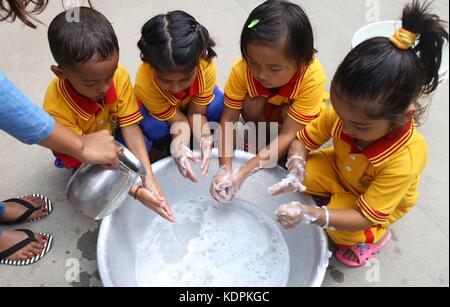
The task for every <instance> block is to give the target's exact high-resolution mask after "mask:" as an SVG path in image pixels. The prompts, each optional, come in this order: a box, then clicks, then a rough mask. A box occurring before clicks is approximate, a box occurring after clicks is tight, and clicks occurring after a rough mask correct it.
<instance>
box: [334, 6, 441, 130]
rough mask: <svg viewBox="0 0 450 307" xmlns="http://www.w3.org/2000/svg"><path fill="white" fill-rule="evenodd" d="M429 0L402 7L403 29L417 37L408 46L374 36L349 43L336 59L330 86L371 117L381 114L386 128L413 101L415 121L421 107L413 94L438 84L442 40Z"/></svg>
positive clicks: (400, 118) (399, 119) (399, 121)
mask: <svg viewBox="0 0 450 307" xmlns="http://www.w3.org/2000/svg"><path fill="white" fill-rule="evenodd" d="M429 7H430V3H424V4H422V5H421V4H420V3H419V1H417V0H414V1H413V2H412V3H411V4H409V5H407V6H406V7H405V8H404V10H403V16H402V24H403V29H405V30H407V31H409V32H411V33H415V34H417V35H418V36H417V37H418V43H417V44H415V45H414V46H412V47H411V48H408V49H401V48H399V47H397V46H396V45H395V44H394V43H393V42H392V41H391V40H390V39H389V38H385V37H376V38H372V39H369V40H367V41H365V42H363V43H361V44H360V45H358V46H357V47H355V48H354V49H353V50H352V51H351V52H350V53H349V54H348V55H347V56H346V58H345V59H344V61H343V62H342V63H341V64H340V66H339V68H338V70H337V72H336V74H335V76H334V79H333V81H332V85H331V91H332V92H334V93H336V94H337V95H338V96H340V97H341V98H342V99H344V100H346V101H348V102H350V103H352V104H353V105H354V106H355V107H363V110H364V112H366V115H367V116H369V117H371V118H379V119H387V120H389V121H390V122H391V128H396V127H399V126H402V125H403V124H405V122H406V121H408V120H409V119H408V118H406V117H405V116H404V113H405V111H406V110H407V109H408V108H409V107H410V106H411V105H412V104H413V103H414V104H416V107H417V109H418V111H419V112H417V113H416V116H415V117H416V118H415V120H416V123H420V117H421V115H423V112H424V110H425V109H424V108H423V107H422V106H420V104H419V102H418V100H419V98H420V97H421V96H422V95H423V94H430V93H432V92H433V91H434V90H435V89H436V88H437V86H438V84H439V68H440V65H441V58H442V46H443V44H444V43H445V41H448V32H447V31H446V29H445V27H444V25H445V23H444V22H443V21H442V20H440V18H439V17H438V16H436V15H434V14H431V13H430V12H429Z"/></svg>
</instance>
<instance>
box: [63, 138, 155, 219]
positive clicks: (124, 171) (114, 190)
mask: <svg viewBox="0 0 450 307" xmlns="http://www.w3.org/2000/svg"><path fill="white" fill-rule="evenodd" d="M117 146H118V147H119V148H120V149H121V151H122V153H121V154H120V155H119V160H120V166H119V168H118V169H115V170H110V169H106V168H104V167H103V166H101V165H91V164H83V165H81V167H80V168H79V169H78V170H77V172H76V173H75V174H74V175H73V176H72V178H71V179H70V181H69V184H68V185H67V191H66V195H67V199H68V201H69V202H70V203H71V204H72V205H73V206H75V207H76V209H77V211H79V212H81V213H83V214H84V215H86V216H88V217H91V218H93V219H96V220H100V219H102V218H104V217H105V216H107V215H109V214H111V213H112V212H113V211H114V210H116V209H117V208H118V207H119V206H120V205H121V204H122V203H123V201H124V200H125V198H126V197H127V195H128V192H129V191H130V188H131V187H132V185H133V184H134V183H136V182H138V180H139V179H140V176H145V175H146V171H145V168H144V166H143V165H142V163H141V162H140V161H139V160H138V159H137V158H136V157H135V156H134V155H133V154H132V153H131V152H130V151H129V150H128V149H127V148H126V147H125V146H123V145H122V144H120V143H117Z"/></svg>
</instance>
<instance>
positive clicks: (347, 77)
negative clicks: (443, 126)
mask: <svg viewBox="0 0 450 307" xmlns="http://www.w3.org/2000/svg"><path fill="white" fill-rule="evenodd" d="M402 24H403V28H401V29H399V30H397V31H396V33H395V34H394V35H393V36H392V37H391V38H390V39H389V38H384V37H376V38H372V39H369V40H367V41H365V42H363V43H361V44H360V45H359V46H357V47H356V48H355V49H353V50H352V51H351V52H350V53H349V54H348V55H347V57H346V58H345V59H344V61H343V62H342V63H341V65H340V66H339V68H338V70H337V72H336V74H335V76H334V79H333V82H332V86H331V101H332V106H330V107H329V108H328V109H327V110H326V111H325V112H323V113H322V115H321V116H320V117H319V118H318V119H316V120H315V121H313V122H312V123H311V124H309V125H308V126H307V127H306V128H305V129H303V130H302V131H300V132H299V133H298V140H296V141H294V142H293V143H292V145H291V147H290V150H289V161H288V164H287V165H288V170H289V174H288V176H287V178H285V179H284V180H283V181H282V182H281V183H279V184H277V185H275V186H273V187H270V188H269V194H272V195H276V194H280V193H283V192H295V191H300V192H303V191H305V190H306V192H307V193H309V194H311V195H313V196H316V198H317V197H319V198H321V199H322V201H323V200H325V203H328V205H327V206H322V207H321V208H319V207H313V206H305V205H303V204H301V203H299V202H294V203H290V204H286V205H282V206H281V207H280V208H279V210H278V212H277V216H278V221H279V222H280V223H281V224H282V225H283V226H285V227H286V228H293V227H295V226H296V225H297V224H298V223H300V222H302V221H303V222H304V223H314V224H317V225H320V226H322V227H323V228H324V229H326V231H327V233H328V235H329V237H330V238H331V240H332V241H333V242H334V243H336V245H337V251H336V258H337V259H338V260H339V261H340V262H342V263H344V264H346V265H348V266H351V267H358V266H363V265H364V264H365V263H366V262H367V260H368V259H370V258H371V257H373V255H374V254H376V253H378V252H379V251H380V249H381V248H382V247H383V246H384V245H385V244H386V243H387V242H388V241H389V239H390V238H391V233H390V231H389V227H390V225H392V224H393V223H394V222H396V221H397V220H399V219H400V218H402V217H403V216H404V215H405V214H406V213H408V212H409V211H410V210H411V209H412V207H413V206H414V205H415V203H416V201H417V199H418V192H417V189H418V184H419V180H420V174H421V172H422V171H423V169H424V167H425V165H426V162H427V146H426V143H425V140H424V138H423V137H422V135H421V134H420V133H419V132H418V131H417V130H416V129H415V123H417V122H418V120H419V117H420V116H419V115H420V114H421V112H420V111H422V110H423V107H421V106H420V104H419V98H420V97H421V95H423V94H431V93H432V92H433V91H434V90H435V89H436V87H437V85H438V82H439V73H438V71H439V67H440V65H441V56H442V46H443V43H444V42H445V40H447V41H448V32H447V31H446V30H445V28H444V26H443V22H442V21H441V20H439V18H438V17H437V16H435V15H433V14H431V13H430V12H429V11H428V5H420V4H419V2H418V1H413V2H412V4H410V5H408V6H407V7H406V8H405V9H404V11H403V18H402ZM329 139H333V145H334V147H333V148H329V149H326V150H323V151H317V149H319V147H320V146H322V145H323V144H325V143H326V142H327V141H328V140H329Z"/></svg>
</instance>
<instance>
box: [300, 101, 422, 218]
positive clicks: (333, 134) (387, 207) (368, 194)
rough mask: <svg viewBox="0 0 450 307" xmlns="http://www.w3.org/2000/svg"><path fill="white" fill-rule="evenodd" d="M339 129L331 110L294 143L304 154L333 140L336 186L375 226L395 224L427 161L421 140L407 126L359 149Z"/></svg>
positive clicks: (408, 203) (412, 200)
mask: <svg viewBox="0 0 450 307" xmlns="http://www.w3.org/2000/svg"><path fill="white" fill-rule="evenodd" d="M342 129H343V123H342V121H341V120H340V119H339V117H338V116H337V114H336V112H335V111H334V109H333V107H332V106H329V107H328V108H327V109H326V110H325V111H324V112H323V113H322V114H321V116H320V117H319V118H318V119H316V120H314V121H313V122H312V123H311V124H309V125H308V126H306V128H305V129H303V130H301V131H299V132H298V138H299V139H300V140H301V141H302V142H303V144H304V145H305V146H306V148H307V149H308V150H316V149H318V148H319V147H320V146H321V145H323V144H325V143H326V142H327V141H328V140H330V139H331V138H333V144H334V152H335V157H336V158H335V161H334V165H333V168H334V169H335V170H336V172H337V175H338V178H339V182H340V184H342V186H343V187H344V188H345V189H346V190H347V191H349V192H351V193H353V194H354V195H356V196H357V197H358V200H357V205H358V207H359V208H360V209H361V212H362V213H363V214H364V216H365V217H366V218H367V219H368V220H370V221H371V222H372V223H374V224H375V225H387V224H389V223H390V222H393V221H396V220H398V219H399V218H401V217H402V216H403V215H404V214H406V213H407V212H408V211H409V210H410V209H411V208H412V207H413V206H414V204H415V203H416V201H417V198H418V184H419V180H420V174H421V172H422V171H423V169H424V168H425V165H426V163H427V157H428V151H427V145H426V143H425V140H424V138H423V136H422V135H421V134H420V133H419V132H418V131H417V130H416V129H415V125H414V123H413V122H412V121H411V122H409V123H407V124H406V125H404V126H403V127H400V128H398V129H397V130H395V131H393V132H392V133H390V134H388V135H386V136H385V137H383V138H382V139H380V140H378V141H377V142H376V143H374V144H372V145H371V146H369V147H368V148H366V149H364V150H359V149H358V148H357V146H356V144H355V140H354V139H353V138H351V137H350V136H348V135H346V134H345V133H344V132H343V131H342ZM316 168H317V169H316V170H313V171H314V172H316V171H317V172H318V173H320V172H321V170H320V169H319V168H320V167H317V166H316ZM309 175H311V174H308V176H309Z"/></svg>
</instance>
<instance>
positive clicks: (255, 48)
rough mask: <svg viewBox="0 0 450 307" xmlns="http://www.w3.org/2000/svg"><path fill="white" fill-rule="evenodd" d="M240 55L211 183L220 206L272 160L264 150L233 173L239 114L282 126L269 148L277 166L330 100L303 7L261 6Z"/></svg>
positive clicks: (228, 89) (252, 17) (227, 92)
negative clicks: (235, 131)
mask: <svg viewBox="0 0 450 307" xmlns="http://www.w3.org/2000/svg"><path fill="white" fill-rule="evenodd" d="M241 53H242V57H243V58H242V59H241V60H239V61H238V62H237V63H236V64H234V66H233V68H232V71H231V73H230V76H229V78H228V81H227V84H226V86H225V108H224V113H223V115H222V118H221V120H220V125H221V131H222V136H224V137H222V141H221V142H220V161H219V162H220V166H221V168H220V170H219V172H218V173H217V175H216V176H215V177H214V178H213V181H212V184H211V194H212V196H213V197H214V198H215V199H216V200H217V201H219V202H226V201H231V200H232V199H233V198H234V196H235V193H236V191H237V190H238V188H239V186H240V185H241V184H242V182H243V181H244V180H245V178H246V177H247V176H248V175H249V174H251V173H252V172H253V171H255V170H258V169H260V168H261V167H263V165H264V164H265V163H266V162H267V157H266V156H265V155H266V153H267V151H266V150H263V151H261V152H260V154H259V155H258V156H257V157H256V158H254V159H253V160H251V161H250V162H249V163H247V164H246V165H245V166H243V167H242V168H241V169H239V170H237V171H235V172H233V166H232V159H233V145H234V144H233V138H232V137H228V136H229V135H232V134H233V132H232V131H230V128H231V129H233V128H234V127H233V125H234V124H235V123H236V122H238V120H239V116H240V115H242V117H243V119H244V120H245V121H246V122H248V123H269V124H270V123H272V124H274V125H276V127H278V124H279V125H280V126H281V131H280V133H279V135H278V137H277V138H276V139H275V140H274V142H273V143H272V144H271V145H270V146H269V147H268V148H267V149H269V150H270V160H273V161H274V162H275V163H276V161H277V160H278V158H277V157H282V156H284V155H285V154H286V153H287V150H288V148H289V145H290V144H291V143H292V141H293V140H294V139H295V136H296V133H297V131H298V130H300V129H303V127H304V126H305V125H306V124H308V123H309V122H310V121H311V120H313V119H315V118H317V117H318V116H319V114H320V112H321V111H322V109H323V108H324V106H325V102H326V100H327V93H326V92H325V91H324V89H325V84H326V76H325V73H324V70H323V68H322V66H321V64H320V62H319V60H318V59H317V58H316V57H315V56H314V54H315V53H316V50H315V49H314V38H313V32H312V27H311V24H310V22H309V20H308V17H307V16H306V14H305V12H304V11H303V9H302V8H301V7H300V6H298V5H296V4H293V3H291V2H288V1H272V0H269V1H266V2H265V3H263V4H261V5H260V6H258V7H257V8H256V9H255V10H253V12H251V14H250V16H249V17H248V19H247V21H246V23H245V26H244V29H243V31H242V35H241ZM258 138H259V137H258ZM265 146H266V143H264V144H263V146H262V147H265Z"/></svg>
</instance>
